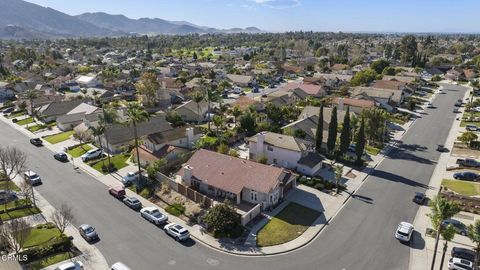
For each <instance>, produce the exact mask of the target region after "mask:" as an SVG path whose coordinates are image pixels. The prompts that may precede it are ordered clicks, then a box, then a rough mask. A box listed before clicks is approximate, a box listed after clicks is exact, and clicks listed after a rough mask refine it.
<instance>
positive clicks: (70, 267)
mask: <svg viewBox="0 0 480 270" xmlns="http://www.w3.org/2000/svg"><path fill="white" fill-rule="evenodd" d="M80 269H83V263H82V262H81V261H75V262H68V263H64V264H62V265H60V266H58V267H57V268H55V270H80Z"/></svg>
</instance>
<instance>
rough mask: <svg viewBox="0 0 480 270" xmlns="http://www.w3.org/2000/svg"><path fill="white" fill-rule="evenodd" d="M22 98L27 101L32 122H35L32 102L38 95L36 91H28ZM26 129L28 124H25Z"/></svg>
mask: <svg viewBox="0 0 480 270" xmlns="http://www.w3.org/2000/svg"><path fill="white" fill-rule="evenodd" d="M24 96H25V98H27V99H28V102H29V103H30V114H31V115H32V117H33V120H34V121H35V111H34V109H33V100H34V99H36V98H38V96H39V94H38V92H37V91H36V90H34V89H29V90H27V91H25V93H24ZM27 127H28V124H27Z"/></svg>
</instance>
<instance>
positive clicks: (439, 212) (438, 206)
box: [428, 196, 460, 270]
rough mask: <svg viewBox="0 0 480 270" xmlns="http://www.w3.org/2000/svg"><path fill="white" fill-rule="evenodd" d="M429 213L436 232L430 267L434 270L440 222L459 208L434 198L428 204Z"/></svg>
mask: <svg viewBox="0 0 480 270" xmlns="http://www.w3.org/2000/svg"><path fill="white" fill-rule="evenodd" d="M429 206H430V209H431V213H430V214H428V217H429V218H430V221H431V222H432V225H433V227H434V228H435V231H436V236H435V248H434V250H433V258H432V267H431V270H434V269H435V259H436V257H437V249H438V241H439V240H440V234H441V231H442V222H443V221H444V220H446V219H449V218H451V217H453V216H454V215H455V214H456V213H458V212H459V211H460V207H459V206H458V204H457V203H455V202H450V201H448V200H447V199H445V198H442V197H439V196H435V197H433V199H432V200H431V201H430V203H429Z"/></svg>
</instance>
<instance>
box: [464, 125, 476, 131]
mask: <svg viewBox="0 0 480 270" xmlns="http://www.w3.org/2000/svg"><path fill="white" fill-rule="evenodd" d="M465 129H466V130H468V131H477V130H478V127H477V126H476V125H466V126H465Z"/></svg>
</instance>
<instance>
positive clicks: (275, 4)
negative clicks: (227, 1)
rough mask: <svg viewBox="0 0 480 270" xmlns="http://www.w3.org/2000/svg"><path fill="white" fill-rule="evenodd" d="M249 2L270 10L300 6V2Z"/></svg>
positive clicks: (261, 0)
mask: <svg viewBox="0 0 480 270" xmlns="http://www.w3.org/2000/svg"><path fill="white" fill-rule="evenodd" d="M249 1H251V2H255V3H256V4H259V5H262V6H266V7H270V8H278V9H285V8H291V7H296V6H299V5H300V0H249Z"/></svg>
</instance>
